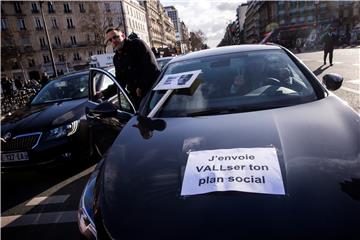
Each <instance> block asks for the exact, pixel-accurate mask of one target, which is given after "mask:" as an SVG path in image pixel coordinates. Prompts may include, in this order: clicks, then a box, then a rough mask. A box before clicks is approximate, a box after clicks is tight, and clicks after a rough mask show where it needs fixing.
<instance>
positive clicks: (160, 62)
mask: <svg viewBox="0 0 360 240" xmlns="http://www.w3.org/2000/svg"><path fill="white" fill-rule="evenodd" d="M171 59H172V58H170V57H169V58H158V59H156V61H157V63H158V65H159V68H160V69H162V68H163V67H164V66H165V65H166V64H167V63H168V62H170V60H171Z"/></svg>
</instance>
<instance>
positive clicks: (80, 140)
mask: <svg viewBox="0 0 360 240" xmlns="http://www.w3.org/2000/svg"><path fill="white" fill-rule="evenodd" d="M112 72H114V69H113V68H112V69H107V70H103V69H91V71H89V70H86V71H81V72H76V73H73V74H70V75H67V76H64V77H60V78H58V79H55V80H52V81H50V82H49V83H48V84H47V85H46V86H44V88H42V89H41V90H40V91H39V93H38V94H36V95H35V97H34V98H33V99H32V101H31V102H30V103H29V104H28V106H26V107H25V108H24V109H20V110H17V111H15V112H13V113H12V114H9V115H7V116H6V117H5V118H4V119H2V121H1V125H2V127H1V163H2V164H1V167H2V169H6V168H14V167H27V166H34V165H44V164H48V163H53V162H54V163H55V162H57V163H63V162H65V161H68V162H73V161H76V162H80V161H81V160H85V161H87V160H88V159H89V158H91V159H92V158H98V157H99V155H100V156H101V154H103V153H104V152H105V151H106V149H107V148H108V147H109V146H110V145H111V143H112V142H109V137H110V136H108V138H107V140H106V141H105V142H101V144H100V145H99V146H98V145H97V140H100V141H101V137H99V138H98V139H97V140H95V139H93V138H92V136H93V135H92V133H93V131H95V132H97V131H102V132H104V133H106V124H102V125H101V127H102V129H101V130H99V129H98V127H97V126H98V125H96V118H95V117H94V119H90V120H87V118H86V116H85V114H86V111H88V110H89V109H90V110H91V109H94V108H96V106H97V105H98V102H99V101H102V100H101V99H97V100H96V101H94V99H93V98H91V99H89V98H88V95H89V91H92V90H96V91H101V90H103V89H105V88H107V87H108V86H109V85H112V83H113V82H112V80H110V78H112V79H113V78H114V77H113V75H112ZM93 78H96V86H94V88H89V81H91V80H93ZM124 94H126V93H124ZM112 101H114V100H112ZM131 107H132V106H131ZM130 112H131V113H134V112H135V110H134V109H131V111H130ZM92 123H95V124H92ZM117 131H119V127H118V128H117Z"/></svg>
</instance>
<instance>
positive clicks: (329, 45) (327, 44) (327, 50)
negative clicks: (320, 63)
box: [323, 29, 334, 66]
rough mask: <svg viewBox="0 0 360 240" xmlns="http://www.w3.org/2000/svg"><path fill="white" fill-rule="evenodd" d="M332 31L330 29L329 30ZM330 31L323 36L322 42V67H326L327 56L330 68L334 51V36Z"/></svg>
mask: <svg viewBox="0 0 360 240" xmlns="http://www.w3.org/2000/svg"><path fill="white" fill-rule="evenodd" d="M331 30H332V29H331ZM331 30H330V29H329V31H328V32H327V33H326V34H325V36H324V38H323V42H324V65H326V57H327V55H328V54H329V62H330V66H332V65H333V64H332V60H333V51H334V34H332V32H331Z"/></svg>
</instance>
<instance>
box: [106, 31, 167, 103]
mask: <svg viewBox="0 0 360 240" xmlns="http://www.w3.org/2000/svg"><path fill="white" fill-rule="evenodd" d="M106 39H107V41H108V42H111V43H112V46H113V48H114V51H115V55H114V58H113V62H114V66H115V76H116V80H117V81H118V83H119V84H120V85H121V86H122V87H123V88H124V89H125V88H126V89H127V91H128V92H129V95H130V98H131V99H132V101H133V103H134V105H135V107H136V108H139V105H140V102H141V99H142V98H143V97H144V96H145V95H146V94H147V93H148V92H149V90H150V88H151V86H152V85H153V83H154V82H155V80H156V78H157V77H158V76H159V73H160V71H159V68H158V65H157V63H156V59H155V56H154V54H153V52H152V51H151V49H150V47H149V46H148V45H147V44H146V43H145V42H144V41H143V40H141V39H139V38H134V39H129V38H127V37H126V36H125V34H124V33H123V32H122V31H121V30H120V29H118V28H109V29H108V30H107V31H106Z"/></svg>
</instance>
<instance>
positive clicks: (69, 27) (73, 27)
mask: <svg viewBox="0 0 360 240" xmlns="http://www.w3.org/2000/svg"><path fill="white" fill-rule="evenodd" d="M67 28H68V29H75V26H73V25H71V26H69V25H68V26H67Z"/></svg>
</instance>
